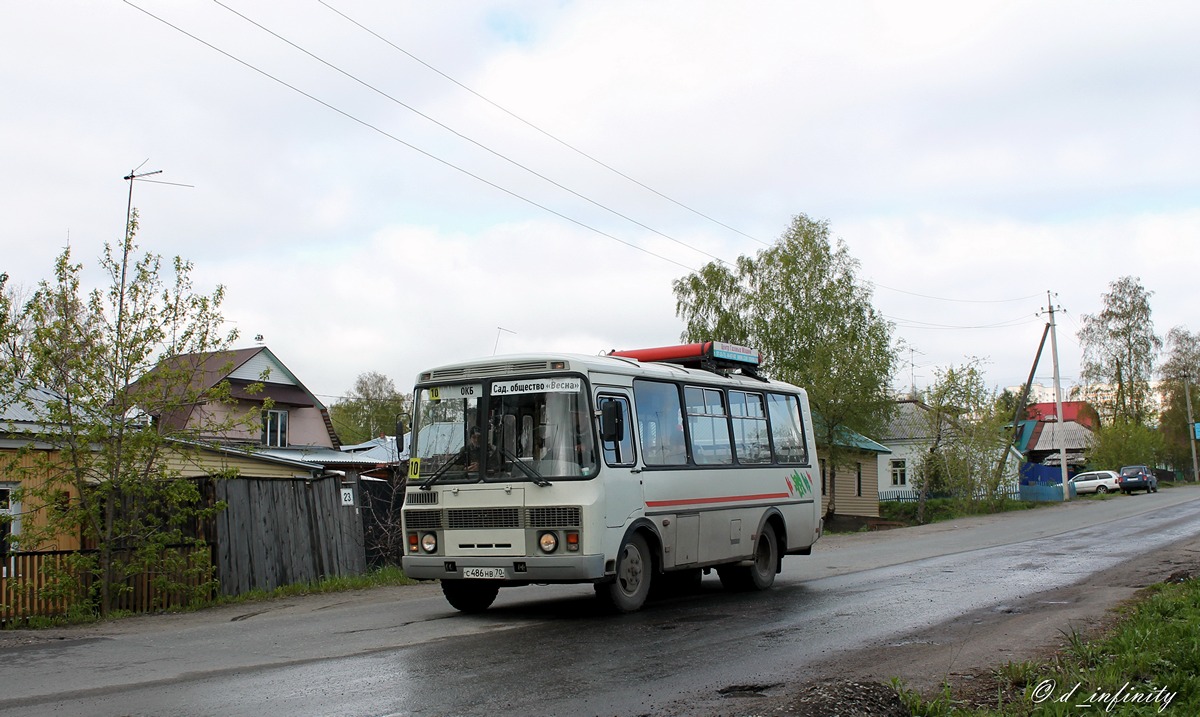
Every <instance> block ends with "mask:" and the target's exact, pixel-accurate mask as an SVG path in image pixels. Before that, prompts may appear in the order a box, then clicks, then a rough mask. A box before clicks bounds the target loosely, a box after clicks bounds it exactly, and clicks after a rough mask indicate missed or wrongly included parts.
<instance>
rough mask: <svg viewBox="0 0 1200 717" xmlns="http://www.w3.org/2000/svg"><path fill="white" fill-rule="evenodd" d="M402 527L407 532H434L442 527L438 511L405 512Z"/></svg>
mask: <svg viewBox="0 0 1200 717" xmlns="http://www.w3.org/2000/svg"><path fill="white" fill-rule="evenodd" d="M404 525H405V526H406V527H407V528H408V529H409V530H436V529H438V528H440V527H442V511H440V510H406V511H404Z"/></svg>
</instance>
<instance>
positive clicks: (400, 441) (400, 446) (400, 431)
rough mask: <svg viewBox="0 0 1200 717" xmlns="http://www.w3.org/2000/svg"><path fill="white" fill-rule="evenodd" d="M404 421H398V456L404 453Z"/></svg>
mask: <svg viewBox="0 0 1200 717" xmlns="http://www.w3.org/2000/svg"><path fill="white" fill-rule="evenodd" d="M404 431H405V429H404V421H396V455H400V454H401V453H403V452H404Z"/></svg>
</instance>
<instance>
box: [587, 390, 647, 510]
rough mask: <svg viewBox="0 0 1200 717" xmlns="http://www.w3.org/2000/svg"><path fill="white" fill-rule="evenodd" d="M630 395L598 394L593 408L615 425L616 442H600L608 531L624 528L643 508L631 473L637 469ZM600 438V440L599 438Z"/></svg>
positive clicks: (637, 482)
mask: <svg viewBox="0 0 1200 717" xmlns="http://www.w3.org/2000/svg"><path fill="white" fill-rule="evenodd" d="M629 407H630V401H629V394H628V393H627V392H625V391H621V390H608V389H606V390H605V391H604V392H602V393H599V394H597V396H596V408H597V409H598V410H599V411H600V413H601V414H604V413H606V412H607V413H608V416H609V417H610V419H611V418H615V419H616V421H617V436H616V439H615V440H601V443H600V445H601V449H602V450H601V453H602V454H603V456H604V470H603V472H602V473H601V475H602V476H603V481H604V521H605V524H606V525H607V526H608V527H610V528H620V527H621V526H623V525H625V521H626V520H628V519H629V516H630V515H632V514H634V513H635V512H637V511H639V510H641V509H642V508H644V507H645V505H646V504H645V499H644V497H643V495H642V480H641V476H640V475H639V474H637V473H634V472H633V468H634V466H635V465H637V455H636V454H635V453H634V445H636V441H634V440H633V426H634V423H635V422H634V421H633V414H632V412H631V411H630V410H629ZM602 438H603V436H602Z"/></svg>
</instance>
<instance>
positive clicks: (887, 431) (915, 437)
mask: <svg viewBox="0 0 1200 717" xmlns="http://www.w3.org/2000/svg"><path fill="white" fill-rule="evenodd" d="M932 414H933V409H932V408H930V407H929V406H928V405H926V404H925V403H922V402H921V401H917V400H915V399H905V400H903V401H897V402H896V411H895V413H894V414H893V415H892V417H891V419H890V420H889V421H888V424H887V426H885V427H884V429H883V431H882V432H880V434H879V440H880V441H882V442H883V443H890V442H894V441H921V440H932V439H933V438H934V435H933V426H932V423H933V420H932V418H931V416H932ZM942 420H943V421H945V422H946V423H947V424H948V425H951V426H952V425H953V424H954V422H953V421H952V420H950V418H949V417H944V418H943V419H942Z"/></svg>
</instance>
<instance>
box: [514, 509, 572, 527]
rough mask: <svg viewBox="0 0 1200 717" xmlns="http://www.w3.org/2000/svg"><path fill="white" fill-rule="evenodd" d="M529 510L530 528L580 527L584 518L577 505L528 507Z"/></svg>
mask: <svg viewBox="0 0 1200 717" xmlns="http://www.w3.org/2000/svg"><path fill="white" fill-rule="evenodd" d="M527 511H528V518H527V520H528V525H529V527H530V528H578V527H579V524H580V521H581V520H582V518H581V512H580V510H579V508H578V507H575V506H550V507H546V508H528V509H527Z"/></svg>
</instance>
